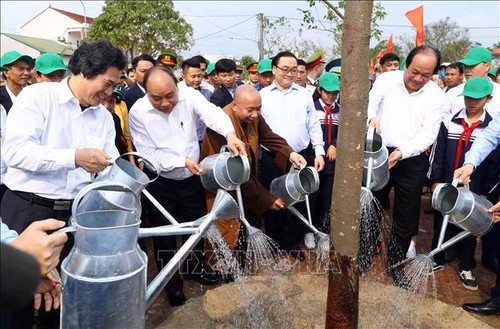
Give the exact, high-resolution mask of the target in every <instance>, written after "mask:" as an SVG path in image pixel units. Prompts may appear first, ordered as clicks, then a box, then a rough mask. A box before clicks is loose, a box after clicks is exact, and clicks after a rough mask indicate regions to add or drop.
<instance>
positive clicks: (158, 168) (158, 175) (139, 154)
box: [120, 152, 161, 183]
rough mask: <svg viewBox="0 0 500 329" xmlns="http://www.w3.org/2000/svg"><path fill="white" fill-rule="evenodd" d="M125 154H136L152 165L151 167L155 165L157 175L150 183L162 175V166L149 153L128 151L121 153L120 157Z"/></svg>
mask: <svg viewBox="0 0 500 329" xmlns="http://www.w3.org/2000/svg"><path fill="white" fill-rule="evenodd" d="M125 155H136V156H138V157H140V158H141V159H142V160H143V161H144V162H146V163H147V164H148V165H150V166H151V167H153V169H154V172H155V173H156V177H155V178H153V179H151V180H150V181H149V183H152V182H154V181H155V180H156V179H157V178H158V177H160V172H161V168H160V166H159V165H158V163H156V161H154V160H153V159H151V158H150V157H148V156H147V155H145V154H142V153H139V152H127V153H123V154H122V155H120V158H121V157H123V156H125Z"/></svg>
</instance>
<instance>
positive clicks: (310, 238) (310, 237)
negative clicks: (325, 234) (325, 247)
mask: <svg viewBox="0 0 500 329" xmlns="http://www.w3.org/2000/svg"><path fill="white" fill-rule="evenodd" d="M304 245H305V246H306V248H307V249H314V248H316V240H315V239H314V234H313V233H307V234H306V235H304Z"/></svg>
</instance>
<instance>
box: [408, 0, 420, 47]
mask: <svg viewBox="0 0 500 329" xmlns="http://www.w3.org/2000/svg"><path fill="white" fill-rule="evenodd" d="M405 16H406V18H408V20H409V21H410V22H411V25H413V27H415V29H416V30H417V38H416V41H415V44H416V46H417V47H418V46H421V45H423V44H424V6H423V5H422V6H420V7H417V8H415V9H413V10H410V11H409V12H407V13H406V14H405Z"/></svg>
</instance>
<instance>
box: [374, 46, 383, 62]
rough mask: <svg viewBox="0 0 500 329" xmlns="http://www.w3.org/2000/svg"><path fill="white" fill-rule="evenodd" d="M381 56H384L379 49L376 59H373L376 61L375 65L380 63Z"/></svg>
mask: <svg viewBox="0 0 500 329" xmlns="http://www.w3.org/2000/svg"><path fill="white" fill-rule="evenodd" d="M382 56H384V50H383V49H381V50H380V51H379V52H378V54H377V57H375V59H376V60H377V63H380V59H381V58H382Z"/></svg>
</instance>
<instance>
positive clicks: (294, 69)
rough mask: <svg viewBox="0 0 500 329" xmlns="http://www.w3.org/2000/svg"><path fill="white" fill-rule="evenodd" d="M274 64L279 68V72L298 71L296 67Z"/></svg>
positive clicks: (293, 72) (295, 72) (294, 72)
mask: <svg viewBox="0 0 500 329" xmlns="http://www.w3.org/2000/svg"><path fill="white" fill-rule="evenodd" d="M275 66H276V67H277V68H279V69H280V70H281V72H283V74H288V73H292V74H297V72H298V71H299V70H297V68H296V67H292V68H289V67H279V66H278V65H275Z"/></svg>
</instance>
